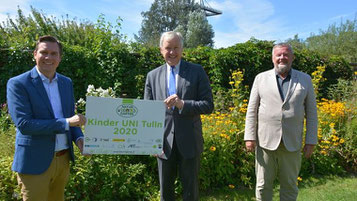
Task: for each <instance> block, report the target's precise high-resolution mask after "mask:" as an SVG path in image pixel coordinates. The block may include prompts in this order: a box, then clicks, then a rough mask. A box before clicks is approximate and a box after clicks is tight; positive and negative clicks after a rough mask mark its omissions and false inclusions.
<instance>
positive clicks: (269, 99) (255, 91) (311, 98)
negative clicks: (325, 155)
mask: <svg viewBox="0 0 357 201" xmlns="http://www.w3.org/2000/svg"><path fill="white" fill-rule="evenodd" d="M305 118H306V135H305V144H317V108H316V98H315V92H314V88H313V85H312V81H311V77H310V76H309V75H307V74H306V73H303V72H300V71H297V70H294V69H292V72H291V79H290V83H289V89H288V92H287V95H286V96H285V100H284V101H282V99H281V97H280V94H279V89H278V85H277V81H276V74H275V70H274V69H272V70H268V71H265V72H263V73H260V74H258V75H257V76H256V78H255V80H254V83H253V87H252V90H251V94H250V98H249V104H248V110H247V115H246V123H245V134H244V140H245V141H246V140H256V141H257V144H258V145H259V146H260V147H262V148H264V149H268V150H276V149H277V148H278V146H279V144H280V142H281V140H282V141H283V143H284V145H285V147H286V149H287V150H288V151H298V150H300V149H301V146H302V141H303V133H304V119H305Z"/></svg>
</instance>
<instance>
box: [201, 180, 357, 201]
mask: <svg viewBox="0 0 357 201" xmlns="http://www.w3.org/2000/svg"><path fill="white" fill-rule="evenodd" d="M299 189H300V191H299V196H298V199H297V200H298V201H321V200H323V201H337V200H338V201H351V200H356V198H357V177H356V175H350V176H346V177H339V176H324V177H313V178H309V179H307V180H304V181H302V182H301V183H300V184H299ZM254 194H255V193H254V189H248V188H238V189H232V190H228V189H224V190H219V191H214V192H203V193H201V199H200V200H201V201H221V200H222V201H223V200H224V201H252V200H255V195H254ZM273 200H274V201H278V200H279V188H278V186H277V187H275V189H274V199H273Z"/></svg>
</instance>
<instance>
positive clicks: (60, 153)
mask: <svg viewBox="0 0 357 201" xmlns="http://www.w3.org/2000/svg"><path fill="white" fill-rule="evenodd" d="M67 152H68V149H63V150H61V151H57V152H56V153H55V155H56V156H57V157H58V156H62V155H64V154H65V153H67Z"/></svg>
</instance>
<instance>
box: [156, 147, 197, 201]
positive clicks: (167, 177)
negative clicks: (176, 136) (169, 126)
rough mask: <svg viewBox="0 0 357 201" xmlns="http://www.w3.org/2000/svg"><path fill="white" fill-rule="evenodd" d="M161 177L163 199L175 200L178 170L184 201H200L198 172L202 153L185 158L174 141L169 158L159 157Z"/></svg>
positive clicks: (163, 200)
mask: <svg viewBox="0 0 357 201" xmlns="http://www.w3.org/2000/svg"><path fill="white" fill-rule="evenodd" d="M157 162H158V166H159V177H160V192H161V201H174V200H175V180H176V177H177V171H178V172H179V176H180V180H181V183H182V188H183V195H182V199H183V201H198V173H199V166H200V155H198V156H196V157H194V158H190V159H184V158H183V157H182V155H181V154H180V152H179V150H178V149H177V146H176V143H175V141H174V143H173V148H172V151H171V155H170V157H169V158H168V160H165V159H161V158H157Z"/></svg>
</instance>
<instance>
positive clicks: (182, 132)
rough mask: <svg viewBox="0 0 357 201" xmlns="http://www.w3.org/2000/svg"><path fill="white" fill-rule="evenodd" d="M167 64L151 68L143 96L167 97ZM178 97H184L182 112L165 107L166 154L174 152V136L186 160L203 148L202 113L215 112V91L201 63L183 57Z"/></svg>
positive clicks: (178, 79) (149, 98)
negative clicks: (188, 60) (213, 91)
mask: <svg viewBox="0 0 357 201" xmlns="http://www.w3.org/2000/svg"><path fill="white" fill-rule="evenodd" d="M166 71H167V70H166V64H164V65H162V66H160V67H157V68H155V69H154V70H152V71H150V72H149V73H148V75H147V77H146V83H145V92H144V99H146V100H165V99H166V98H167V97H168V91H167V82H166V75H167V73H166ZM176 94H177V95H178V97H179V98H180V99H182V100H184V107H183V109H182V110H181V112H179V111H178V109H177V108H175V109H174V110H172V109H167V108H166V114H165V129H164V149H163V150H164V153H165V154H164V155H163V156H162V158H164V159H167V158H168V157H169V156H170V154H171V149H172V145H173V140H174V138H175V141H176V144H177V147H178V150H179V151H180V153H181V154H182V156H183V157H184V158H185V159H190V158H193V157H196V156H198V155H199V154H200V153H202V151H203V137H202V123H201V117H200V115H201V114H208V113H211V112H212V111H213V107H214V106H213V97H212V90H211V87H210V82H209V80H208V76H207V74H206V73H205V71H204V70H203V68H202V66H200V65H197V64H193V63H189V62H186V61H183V60H181V63H180V71H179V73H178V78H177V93H176Z"/></svg>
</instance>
